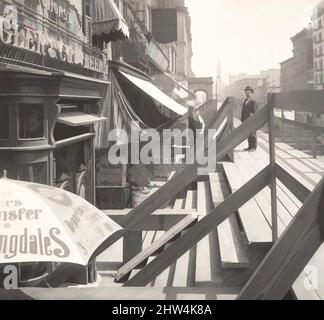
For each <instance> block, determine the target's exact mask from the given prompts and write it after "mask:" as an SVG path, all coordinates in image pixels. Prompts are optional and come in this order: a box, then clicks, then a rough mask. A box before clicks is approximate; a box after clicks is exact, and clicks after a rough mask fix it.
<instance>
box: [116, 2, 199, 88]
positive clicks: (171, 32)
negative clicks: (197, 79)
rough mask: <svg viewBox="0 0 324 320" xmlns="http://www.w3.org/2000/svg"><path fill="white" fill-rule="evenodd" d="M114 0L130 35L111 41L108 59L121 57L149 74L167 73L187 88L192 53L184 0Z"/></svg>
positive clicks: (190, 74) (119, 58)
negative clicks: (127, 37)
mask: <svg viewBox="0 0 324 320" xmlns="http://www.w3.org/2000/svg"><path fill="white" fill-rule="evenodd" d="M116 2H117V3H118V5H119V8H120V9H121V8H122V11H123V15H124V18H125V20H126V21H127V24H128V25H129V26H130V39H129V41H127V40H126V41H124V42H123V43H121V42H119V43H115V44H112V50H111V51H112V59H113V60H123V61H124V62H126V63H128V64H130V65H132V66H135V67H136V68H138V69H140V70H142V71H144V72H145V73H147V74H149V75H151V76H156V77H158V74H159V73H160V74H161V72H162V73H167V74H168V75H170V76H171V77H172V78H174V79H175V80H176V81H177V82H179V83H180V84H181V85H184V86H185V87H186V88H187V82H186V81H187V79H188V78H190V77H192V71H191V58H192V54H193V53H192V39H191V20H190V15H189V12H188V9H187V7H186V6H185V3H184V0H169V1H166V0H123V1H121V0H119V1H116ZM157 81H162V80H161V79H158V80H157ZM163 81H164V82H167V81H168V80H167V79H166V78H164V80H163ZM169 81H170V79H169ZM170 84H171V82H170Z"/></svg>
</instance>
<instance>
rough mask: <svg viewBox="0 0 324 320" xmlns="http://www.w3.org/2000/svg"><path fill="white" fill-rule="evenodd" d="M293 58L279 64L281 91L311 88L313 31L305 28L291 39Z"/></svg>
mask: <svg viewBox="0 0 324 320" xmlns="http://www.w3.org/2000/svg"><path fill="white" fill-rule="evenodd" d="M291 41H292V44H293V57H291V58H289V59H287V60H285V61H283V62H281V64H280V65H281V86H280V87H281V91H282V92H290V91H298V90H308V89H312V88H313V82H314V81H313V80H314V62H313V30H312V29H311V28H307V29H306V28H305V29H303V30H302V31H301V32H299V33H297V34H296V35H295V36H293V37H292V38H291Z"/></svg>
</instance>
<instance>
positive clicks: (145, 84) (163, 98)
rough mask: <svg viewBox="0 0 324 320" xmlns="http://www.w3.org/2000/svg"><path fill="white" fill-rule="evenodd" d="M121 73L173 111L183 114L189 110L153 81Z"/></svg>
mask: <svg viewBox="0 0 324 320" xmlns="http://www.w3.org/2000/svg"><path fill="white" fill-rule="evenodd" d="M120 73H121V74H122V75H123V76H124V77H125V78H127V79H128V80H129V81H130V82H132V83H133V84H134V85H135V86H136V87H138V88H139V89H140V90H142V91H143V92H144V93H146V94H148V95H149V96H150V97H152V98H153V99H154V100H155V101H157V102H158V103H160V104H161V105H163V106H165V107H166V108H168V109H169V110H171V111H172V112H174V113H176V114H178V115H180V116H183V115H184V114H186V113H187V112H188V110H187V108H185V107H184V106H182V105H181V104H179V103H177V102H176V101H174V100H173V99H171V98H170V97H169V96H167V95H166V94H165V93H163V92H162V91H161V90H160V89H158V88H157V87H156V86H155V85H153V84H152V83H151V82H149V81H146V80H143V79H140V78H138V77H135V76H132V75H131V74H128V73H125V72H123V71H120Z"/></svg>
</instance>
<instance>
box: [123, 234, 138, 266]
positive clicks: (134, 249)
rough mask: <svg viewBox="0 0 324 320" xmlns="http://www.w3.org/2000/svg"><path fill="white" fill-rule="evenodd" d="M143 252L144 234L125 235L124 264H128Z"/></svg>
mask: <svg viewBox="0 0 324 320" xmlns="http://www.w3.org/2000/svg"><path fill="white" fill-rule="evenodd" d="M141 251H142V232H141V231H128V232H126V233H125V234H124V242H123V263H126V262H128V261H129V260H131V259H132V258H134V257H135V256H136V255H137V254H138V253H140V252H141Z"/></svg>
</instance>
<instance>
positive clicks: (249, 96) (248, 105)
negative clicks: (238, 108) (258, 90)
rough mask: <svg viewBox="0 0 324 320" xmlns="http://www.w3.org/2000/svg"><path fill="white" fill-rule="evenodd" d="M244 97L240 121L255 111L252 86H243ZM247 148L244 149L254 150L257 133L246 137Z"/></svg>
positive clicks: (255, 104)
mask: <svg viewBox="0 0 324 320" xmlns="http://www.w3.org/2000/svg"><path fill="white" fill-rule="evenodd" d="M244 91H245V95H246V99H245V100H244V103H243V108H242V114H241V121H242V123H243V122H244V121H246V120H247V119H249V118H250V117H251V115H253V114H254V113H255V112H256V111H257V103H256V101H255V100H253V93H254V90H253V88H252V87H250V86H248V87H246V88H245V90H244ZM248 144H249V146H248V148H246V149H244V150H245V151H251V152H253V151H255V150H256V149H257V135H256V132H255V133H254V134H252V135H251V136H250V137H249V138H248Z"/></svg>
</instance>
